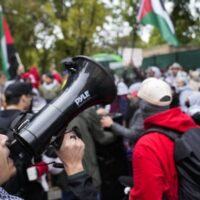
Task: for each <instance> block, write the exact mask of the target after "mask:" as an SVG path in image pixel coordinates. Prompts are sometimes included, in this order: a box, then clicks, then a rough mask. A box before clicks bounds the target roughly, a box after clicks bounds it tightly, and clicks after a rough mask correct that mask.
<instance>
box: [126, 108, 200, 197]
mask: <svg viewBox="0 0 200 200" xmlns="http://www.w3.org/2000/svg"><path fill="white" fill-rule="evenodd" d="M144 126H145V129H146V130H147V129H149V128H153V127H155V126H160V127H166V128H169V129H172V130H174V131H179V132H181V133H184V132H185V131H187V130H188V129H190V128H194V127H198V125H196V124H195V122H194V121H193V120H192V119H191V117H190V116H188V115H187V114H185V113H183V112H182V111H181V109H180V108H173V109H170V110H167V111H165V112H161V113H159V114H156V115H153V116H151V117H148V118H146V119H145V121H144ZM133 182H134V187H133V188H132V190H131V193H130V198H129V199H130V200H162V198H163V196H165V195H166V196H167V197H168V200H178V178H177V171H176V167H175V162H174V143H173V141H172V140H170V139H169V138H168V137H167V136H165V135H162V134H160V133H157V132H153V133H149V134H146V135H144V136H143V137H142V138H141V139H140V140H139V141H138V142H137V144H136V146H135V148H134V153H133Z"/></svg>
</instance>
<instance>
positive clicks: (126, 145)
mask: <svg viewBox="0 0 200 200" xmlns="http://www.w3.org/2000/svg"><path fill="white" fill-rule="evenodd" d="M133 73H135V76H133V79H132V80H129V81H127V79H126V77H117V76H115V84H116V87H117V97H116V99H115V100H114V101H113V103H112V104H111V105H107V106H105V107H102V106H101V105H98V106H95V107H91V108H89V109H87V110H85V111H83V112H82V113H81V114H79V115H78V116H77V117H76V118H75V119H73V120H72V121H71V122H70V124H69V126H68V129H73V130H75V129H76V130H77V134H79V136H80V138H81V140H82V141H83V142H84V144H85V147H84V148H85V150H84V154H83V155H82V153H83V152H82V151H83V146H81V147H80V148H81V150H82V151H81V152H79V153H80V154H81V155H80V157H79V160H78V159H77V160H78V161H80V160H81V159H83V166H81V170H80V171H79V173H78V175H77V177H81V179H79V180H81V181H80V182H78V181H77V182H76V175H75V178H74V176H73V177H70V175H71V174H70V173H69V174H68V172H69V171H67V170H64V169H55V168H53V167H52V166H51V165H49V166H48V165H46V168H45V169H44V168H43V169H40V168H37V169H36V170H38V171H39V172H37V173H38V174H40V175H38V176H37V177H36V178H35V179H34V180H30V178H29V177H28V173H27V169H30V168H34V166H31V164H29V165H27V166H21V163H17V164H16V168H17V172H18V173H17V175H15V176H14V178H13V180H9V181H8V182H6V183H5V184H3V185H2V187H3V188H4V189H6V190H7V191H8V192H9V193H10V194H12V195H16V196H19V197H20V198H24V199H27V200H31V199H41V200H45V199H47V198H48V196H47V192H48V190H49V186H50V185H55V186H58V187H59V188H60V190H61V191H62V195H61V197H59V198H60V199H62V200H76V199H85V200H86V199H87V198H88V199H90V200H92V199H94V200H110V199H115V200H121V199H123V198H124V196H125V193H124V186H123V183H120V181H119V179H120V177H122V176H132V177H133V180H134V187H133V188H132V189H131V191H130V197H129V198H130V199H131V200H134V199H144V200H146V199H152V200H154V199H155V200H156V199H162V198H164V197H166V199H170V200H172V199H173V200H177V199H178V192H177V190H178V189H177V188H178V186H177V185H178V183H177V178H175V179H173V177H172V176H174V177H177V174H176V170H175V168H174V165H173V164H171V163H170V164H169V165H168V167H170V169H167V167H163V168H164V172H165V174H164V175H163V172H162V171H161V170H160V169H157V171H156V169H153V167H154V165H153V164H152V163H151V162H152V160H154V162H158V161H157V160H156V158H154V157H153V156H152V155H151V153H149V152H146V151H148V150H146V149H148V148H149V151H161V153H160V157H159V158H158V160H159V159H160V162H163V165H164V164H166V163H167V161H166V160H163V157H162V154H163V155H164V154H165V153H166V152H168V153H167V156H170V153H172V149H173V148H172V142H171V141H168V138H167V139H166V138H163V137H164V136H162V135H156V136H154V138H156V137H157V138H158V140H161V141H163V143H161V144H160V143H159V144H158V143H156V142H155V141H154V139H152V138H151V137H152V136H151V134H148V136H143V134H144V131H145V129H146V128H147V127H151V126H153V125H152V124H155V126H164V127H168V126H169V128H172V129H176V128H175V127H174V126H175V124H174V125H172V124H171V126H172V127H171V126H170V125H168V123H169V122H168V121H165V120H164V119H165V117H166V116H167V117H168V116H170V117H171V121H170V123H176V124H179V126H180V127H182V125H181V123H188V127H189V128H191V127H198V125H199V124H200V70H198V69H197V70H193V71H192V70H191V71H189V72H186V71H184V66H181V65H180V64H179V63H172V65H170V66H169V68H168V69H167V70H165V71H163V70H162V71H161V70H160V69H159V67H156V66H150V67H148V68H147V69H146V70H142V69H135V68H134V69H133ZM67 78H68V72H67V71H64V72H62V73H59V72H58V71H57V70H56V68H55V67H51V68H50V69H49V71H48V72H47V73H44V74H42V75H40V74H39V72H38V69H37V68H36V67H34V66H33V67H31V69H30V70H28V71H26V72H25V71H24V69H23V67H21V68H20V70H19V72H18V76H17V77H16V80H6V77H5V75H4V74H3V73H2V72H1V73H0V104H1V111H0V129H1V133H2V134H5V135H7V134H8V132H9V130H10V128H11V127H12V125H13V124H12V122H13V121H14V119H15V118H16V117H17V116H18V115H20V114H21V113H27V112H28V113H31V114H35V113H37V112H38V111H39V110H41V109H42V107H44V106H45V105H46V104H48V103H50V102H51V101H52V100H53V99H54V98H56V97H57V95H58V94H59V93H60V92H61V91H62V88H63V85H64V84H66V82H67ZM152 78H153V79H152ZM145 80H148V81H149V80H150V81H149V82H148V81H146V82H145ZM156 85H157V86H158V87H155V86H156ZM148 87H149V88H148ZM154 88H155V89H154ZM151 95H152V97H151ZM160 100H161V101H160ZM169 109H172V110H173V109H174V110H173V111H171V114H169V113H167V114H166V112H168V110H169ZM163 113H164V114H163ZM154 115H155V117H154ZM157 115H158V116H157ZM152 116H153V117H152ZM180 116H182V121H181V120H180V118H181V117H180ZM187 116H190V117H191V120H190V119H187ZM158 118H159V119H160V121H161V122H158V121H159V120H158ZM184 119H185V121H184ZM177 121H178V122H177ZM180 127H178V128H180ZM188 127H186V128H184V130H181V131H182V132H184V131H185V129H187V128H188ZM180 129H181V128H180ZM177 130H178V129H177ZM178 131H179V132H180V130H178ZM155 134H156V133H155ZM77 141H78V140H77ZM78 142H80V143H81V141H78ZM165 143H167V145H168V146H170V148H171V149H170V150H167V149H165V146H164V150H163V149H162V147H163V146H162V145H165ZM81 145H82V143H81ZM149 145H152V146H153V145H154V146H155V145H156V148H157V149H156V148H155V149H153V148H150V147H149ZM144 147H145V148H146V149H145V150H144V149H143V148H144ZM73 148H74V147H73ZM166 148H167V147H166ZM161 149H162V150H161ZM75 153H76V152H75ZM143 156H144V157H143ZM148 156H149V157H151V156H152V160H151V161H149V159H148V158H147V157H148ZM154 156H155V155H154ZM60 157H61V160H62V158H63V157H62V155H61V156H60ZM52 160H57V161H58V162H61V160H60V158H58V156H57V154H56V153H55V152H53V151H52V149H49V150H48V151H47V152H46V153H45V154H44V155H42V156H41V157H40V158H39V159H37V160H36V161H35V162H36V163H46V164H48V163H50V162H51V161H52ZM78 161H77V163H78ZM170 162H172V158H171V160H170ZM79 165H80V163H79ZM147 166H148V167H149V171H148V170H145V167H147ZM82 168H84V170H83V169H82ZM150 168H151V169H150ZM141 169H143V170H142V172H140V170H141ZM159 170H160V171H159ZM41 171H42V172H41ZM155 171H156V173H157V174H156V175H155V176H160V178H161V179H162V178H164V179H166V180H164V181H158V180H155V179H154V178H155V177H152V176H149V174H150V173H152V174H154V173H155ZM159 173H160V174H159ZM170 173H171V174H170ZM16 177H17V178H16ZM49 177H51V178H49ZM148 177H149V180H148ZM145 179H146V180H145ZM49 180H51V182H52V183H51V184H50V183H49ZM85 181H86V183H88V182H91V187H90V186H86V185H84V184H85ZM70 183H74V185H73V186H71V185H70ZM148 183H150V184H151V183H152V184H151V186H147V185H146V184H148ZM169 184H173V185H169ZM13 185H17V186H18V187H15V186H13ZM83 185H84V186H83ZM79 187H80V188H79ZM81 187H83V188H84V190H85V192H86V194H87V195H86V196H87V197H85V194H84V192H83V191H81ZM156 187H158V188H156ZM77 188H79V190H78V191H77ZM145 188H147V189H145ZM152 188H156V190H153V189H152ZM91 190H92V191H93V192H94V193H93V195H92V198H90V195H89V194H90V193H92V192H91ZM87 191H88V193H87ZM34 195H36V196H37V197H36V196H34ZM81 195H82V196H81Z"/></svg>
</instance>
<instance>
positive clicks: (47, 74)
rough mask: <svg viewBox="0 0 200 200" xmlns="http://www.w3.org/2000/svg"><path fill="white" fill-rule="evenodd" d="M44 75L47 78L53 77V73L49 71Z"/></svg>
mask: <svg viewBox="0 0 200 200" xmlns="http://www.w3.org/2000/svg"><path fill="white" fill-rule="evenodd" d="M45 75H46V76H47V77H48V78H50V79H53V75H52V74H51V73H50V72H47V73H46V74H45Z"/></svg>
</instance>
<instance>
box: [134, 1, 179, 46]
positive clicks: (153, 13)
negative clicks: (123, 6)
mask: <svg viewBox="0 0 200 200" xmlns="http://www.w3.org/2000/svg"><path fill="white" fill-rule="evenodd" d="M137 19H138V21H139V22H140V23H142V24H144V25H146V24H151V25H153V26H155V27H157V28H158V29H159V30H160V32H161V34H162V36H163V38H164V39H165V40H166V41H167V42H168V43H169V44H171V45H173V46H178V45H179V42H178V40H177V38H176V35H175V30H174V26H173V24H172V21H171V19H170V17H169V15H168V13H167V12H166V10H165V8H164V4H163V2H162V0H141V5H140V9H139V13H138V16H137Z"/></svg>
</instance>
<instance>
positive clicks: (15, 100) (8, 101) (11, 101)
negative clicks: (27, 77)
mask: <svg viewBox="0 0 200 200" xmlns="http://www.w3.org/2000/svg"><path fill="white" fill-rule="evenodd" d="M20 98H21V96H10V95H6V96H5V99H6V104H7V105H13V104H14V105H15V104H18V103H19V101H20Z"/></svg>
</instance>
